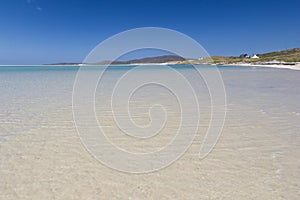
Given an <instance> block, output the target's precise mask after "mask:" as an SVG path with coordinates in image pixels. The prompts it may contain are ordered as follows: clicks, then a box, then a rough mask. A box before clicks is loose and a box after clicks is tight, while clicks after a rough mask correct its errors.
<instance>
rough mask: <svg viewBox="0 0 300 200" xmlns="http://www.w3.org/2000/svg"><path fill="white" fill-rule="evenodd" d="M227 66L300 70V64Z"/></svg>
mask: <svg viewBox="0 0 300 200" xmlns="http://www.w3.org/2000/svg"><path fill="white" fill-rule="evenodd" d="M226 65H227V66H240V67H265V68H277V69H291V70H300V64H296V65H282V64H265V65H264V64H251V63H239V64H237V63H234V64H226Z"/></svg>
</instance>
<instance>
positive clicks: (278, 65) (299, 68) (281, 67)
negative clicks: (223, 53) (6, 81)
mask: <svg viewBox="0 0 300 200" xmlns="http://www.w3.org/2000/svg"><path fill="white" fill-rule="evenodd" d="M136 65H145V66H147V65H155V66H164V65H211V66H224V67H226V66H237V67H262V68H263V67H264V68H277V69H291V70H300V64H295V65H283V64H251V63H233V64H211V63H203V64H192V63H191V64H175V63H136V64H112V65H82V64H77V65H45V64H41V65H36V64H35V65H20V64H19V65H0V67H97V66H101V67H104V66H124V67H131V66H136Z"/></svg>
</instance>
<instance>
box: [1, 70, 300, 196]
mask: <svg viewBox="0 0 300 200" xmlns="http://www.w3.org/2000/svg"><path fill="white" fill-rule="evenodd" d="M131 68H132V67H128V66H127V67H124V66H123V67H116V66H115V67H112V68H110V69H109V70H107V71H106V72H105V76H104V77H103V79H102V80H101V82H100V83H99V86H98V87H97V91H96V96H95V97H96V98H95V100H96V101H95V108H96V109H95V110H96V115H97V119H98V121H100V122H101V123H102V124H103V127H104V130H105V131H106V133H108V137H109V138H110V139H111V141H112V142H113V143H115V144H116V145H118V146H120V147H121V148H124V149H127V150H129V151H134V152H147V151H153V150H157V149H159V148H161V147H163V146H164V145H165V144H166V143H167V141H169V140H170V139H172V136H174V135H172V134H173V133H174V129H176V128H178V124H179V121H178V119H179V116H180V109H179V107H178V102H177V101H176V98H174V96H172V95H170V93H169V91H167V90H166V89H164V88H161V87H155V86H149V87H144V88H142V89H141V90H140V91H139V92H137V93H135V94H134V95H133V96H132V100H131V101H130V108H131V112H132V113H131V114H132V118H133V119H134V121H135V123H136V124H138V125H141V126H142V125H144V124H147V123H149V115H148V110H149V107H150V106H151V105H152V104H153V103H161V104H162V105H164V106H165V108H166V111H167V112H168V113H170V114H169V115H168V120H169V121H168V122H167V123H166V127H165V128H164V130H163V133H162V134H161V135H158V136H157V137H154V138H151V140H150V141H147V140H145V141H132V140H131V138H127V137H125V138H124V137H121V136H120V134H119V133H120V130H119V129H118V127H117V126H116V124H115V123H114V118H113V115H112V112H111V109H110V105H111V104H110V103H111V102H110V99H109V98H110V94H111V91H112V89H113V87H114V85H115V84H116V83H117V81H118V80H119V79H120V77H121V76H122V75H124V74H125V73H126V72H127V71H128V70H129V69H131ZM174 68H175V69H176V70H178V71H179V72H180V73H182V74H183V75H184V76H185V77H186V78H187V79H188V80H189V81H190V83H191V85H192V86H193V87H194V88H195V90H196V95H197V98H198V101H199V106H200V110H201V122H200V128H199V133H198V135H197V137H196V138H195V141H194V143H193V145H192V146H191V147H190V148H189V150H188V151H187V152H186V154H185V155H184V156H183V157H182V158H180V159H179V160H178V161H177V162H175V163H174V164H172V165H171V166H169V167H168V168H165V169H163V170H161V171H158V172H156V173H150V174H143V175H131V174H126V173H120V172H117V171H115V170H112V169H110V168H108V167H106V166H104V165H102V164H100V163H99V162H98V161H96V160H95V159H94V158H93V157H92V156H91V155H90V154H89V153H88V152H87V151H86V150H85V149H84V147H83V146H82V144H81V142H80V139H79V137H78V134H77V132H76V128H75V125H74V121H73V116H72V90H73V84H74V80H75V77H76V73H77V71H78V69H79V68H78V67H70V66H65V67H53V66H32V67H30V66H26V67H25V66H23V67H19V66H15V67H14V66H1V67H0V92H1V95H0V177H1V179H0V199H99V198H101V197H102V198H111V199H149V198H150V199H157V198H165V199H208V198H210V199H298V198H299V196H300V192H299V191H300V103H299V102H300V90H299V88H300V71H294V70H287V69H272V68H255V67H226V66H222V67H219V70H220V73H221V75H222V78H223V81H224V85H225V89H226V95H227V109H228V111H227V116H226V122H225V126H224V129H223V132H222V135H221V137H220V139H219V142H218V143H217V145H216V146H215V148H214V150H213V151H212V152H211V153H210V154H209V156H208V157H206V158H205V159H203V160H200V159H199V158H198V152H199V148H200V145H201V142H202V141H203V137H204V133H205V131H206V130H207V128H208V122H209V119H210V108H211V107H210V106H211V105H210V97H209V93H208V91H207V87H206V85H205V83H204V81H203V80H202V79H201V78H200V77H198V75H196V73H195V70H194V69H193V68H192V67H191V66H175V67H174ZM203 68H205V69H204V70H210V69H209V67H208V66H207V67H203ZM93 70H95V69H92V68H91V69H89V71H90V73H93ZM139 73H140V76H149V75H153V74H157V75H158V76H159V75H163V74H167V73H168V71H167V70H166V69H165V68H164V66H152V67H150V66H148V67H145V68H143V69H142V70H140V71H139ZM176 87H177V88H178V89H180V88H182V86H181V85H176ZM187 98H188V97H187ZM191 108H192V109H193V107H192V105H191ZM192 117H193V116H191V118H192Z"/></svg>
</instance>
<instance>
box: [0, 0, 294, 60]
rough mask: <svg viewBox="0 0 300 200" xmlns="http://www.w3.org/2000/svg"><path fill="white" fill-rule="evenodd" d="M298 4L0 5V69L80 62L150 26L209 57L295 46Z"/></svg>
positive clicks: (41, 0)
mask: <svg viewBox="0 0 300 200" xmlns="http://www.w3.org/2000/svg"><path fill="white" fill-rule="evenodd" d="M299 9H300V1H299V0H273V1H266V0H252V1H250V0H249V1H245V0H239V1H233V0H228V1H227V0H195V1H192V0H184V1H177V0H169V1H168V0H119V1H116V0H105V1H104V0H1V1H0V28H1V30H0V64H40V63H55V62H63V61H65V62H80V61H82V60H83V59H84V57H85V56H86V55H87V53H88V52H89V51H90V50H92V49H93V47H95V46H96V45H97V44H98V43H99V42H101V41H102V40H104V39H106V38H108V37H110V36H112V35H113V34H116V33H119V32H121V31H125V30H127V29H132V28H137V27H145V26H158V27H165V28H170V29H174V30H177V31H180V32H182V33H185V34H187V35H189V36H190V37H192V38H194V39H195V40H197V41H198V42H199V43H200V44H202V46H204V48H205V49H206V50H207V51H208V52H209V54H210V55H239V54H241V53H244V52H245V53H262V52H268V51H276V50H282V49H286V48H293V47H300V11H299Z"/></svg>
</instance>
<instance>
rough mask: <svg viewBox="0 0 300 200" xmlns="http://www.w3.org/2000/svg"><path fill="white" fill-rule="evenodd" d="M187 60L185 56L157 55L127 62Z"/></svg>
mask: <svg viewBox="0 0 300 200" xmlns="http://www.w3.org/2000/svg"><path fill="white" fill-rule="evenodd" d="M184 60H186V59H185V58H183V57H180V56H175V55H164V56H155V57H147V58H141V59H135V60H129V61H127V62H126V63H128V64H135V63H166V62H174V61H184Z"/></svg>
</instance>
